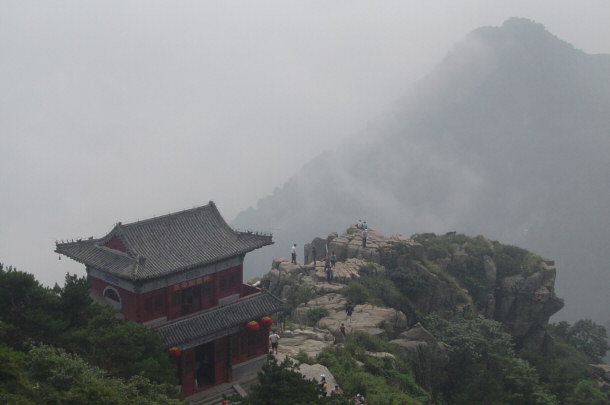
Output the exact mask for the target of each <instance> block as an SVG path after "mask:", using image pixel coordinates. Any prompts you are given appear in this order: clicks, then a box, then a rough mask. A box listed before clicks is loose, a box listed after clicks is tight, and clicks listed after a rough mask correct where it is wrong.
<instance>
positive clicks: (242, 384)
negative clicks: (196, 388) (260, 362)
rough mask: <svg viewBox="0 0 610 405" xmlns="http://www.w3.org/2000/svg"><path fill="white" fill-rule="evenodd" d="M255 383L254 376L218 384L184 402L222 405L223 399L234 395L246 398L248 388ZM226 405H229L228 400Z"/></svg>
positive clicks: (255, 378)
mask: <svg viewBox="0 0 610 405" xmlns="http://www.w3.org/2000/svg"><path fill="white" fill-rule="evenodd" d="M256 382H257V377H256V375H254V376H252V378H251V379H248V380H241V381H239V382H235V383H225V384H220V385H218V386H215V387H213V388H210V389H208V390H205V391H201V392H198V393H197V394H194V395H191V396H190V397H187V398H186V400H187V401H188V403H189V404H190V405H222V403H223V402H222V401H223V399H224V397H231V396H233V395H235V394H238V395H240V396H242V397H244V396H246V395H247V393H248V391H249V390H250V387H251V386H252V385H253V384H255V383H256ZM227 405H230V402H229V401H228V400H227Z"/></svg>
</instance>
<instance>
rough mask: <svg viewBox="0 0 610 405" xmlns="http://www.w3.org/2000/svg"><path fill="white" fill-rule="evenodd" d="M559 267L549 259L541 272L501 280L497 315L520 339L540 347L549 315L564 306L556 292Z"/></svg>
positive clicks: (497, 299)
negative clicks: (557, 269) (556, 276)
mask: <svg viewBox="0 0 610 405" xmlns="http://www.w3.org/2000/svg"><path fill="white" fill-rule="evenodd" d="M555 275H556V269H555V265H554V262H553V261H550V260H546V261H544V262H543V263H542V265H541V268H540V270H539V271H538V272H536V273H534V274H532V275H530V276H527V277H526V276H524V275H516V276H511V277H506V278H504V279H502V280H498V282H497V285H498V287H499V290H498V292H497V293H496V294H495V297H494V300H495V303H494V307H495V310H494V315H493V319H495V320H496V321H499V322H501V323H502V324H504V326H505V327H506V328H507V330H508V332H509V333H510V334H511V335H513V336H514V337H515V339H516V340H517V341H518V342H523V341H527V342H528V343H533V344H535V345H537V346H538V347H539V348H543V346H544V344H545V340H546V339H547V337H546V330H545V326H546V325H547V323H548V321H549V318H550V317H551V315H553V314H554V313H555V312H557V311H559V310H560V309H561V308H562V307H563V301H562V300H561V299H559V298H558V297H557V296H556V295H555V293H554V286H555Z"/></svg>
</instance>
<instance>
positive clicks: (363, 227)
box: [362, 221, 368, 229]
mask: <svg viewBox="0 0 610 405" xmlns="http://www.w3.org/2000/svg"><path fill="white" fill-rule="evenodd" d="M367 228H368V225H367V224H366V221H363V222H362V229H367Z"/></svg>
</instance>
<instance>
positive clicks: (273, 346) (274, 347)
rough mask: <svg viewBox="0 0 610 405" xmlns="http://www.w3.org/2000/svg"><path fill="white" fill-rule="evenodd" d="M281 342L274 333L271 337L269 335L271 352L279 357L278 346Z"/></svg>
mask: <svg viewBox="0 0 610 405" xmlns="http://www.w3.org/2000/svg"><path fill="white" fill-rule="evenodd" d="M279 341H280V336H279V335H278V334H277V333H275V331H273V333H272V334H271V335H269V342H271V351H272V352H274V353H275V355H276V356H277V345H278V343H279Z"/></svg>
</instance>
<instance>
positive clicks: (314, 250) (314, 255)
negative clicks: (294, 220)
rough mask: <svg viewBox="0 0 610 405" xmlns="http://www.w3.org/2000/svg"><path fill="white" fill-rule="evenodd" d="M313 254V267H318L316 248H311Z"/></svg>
mask: <svg viewBox="0 0 610 405" xmlns="http://www.w3.org/2000/svg"><path fill="white" fill-rule="evenodd" d="M311 254H312V255H313V265H314V266H315V265H316V247H315V246H312V247H311Z"/></svg>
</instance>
